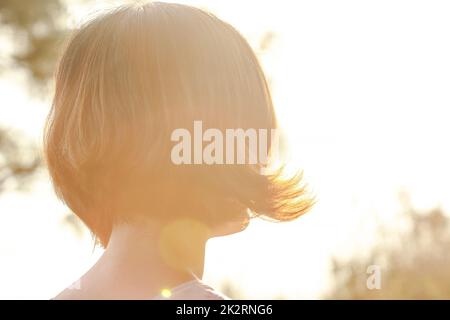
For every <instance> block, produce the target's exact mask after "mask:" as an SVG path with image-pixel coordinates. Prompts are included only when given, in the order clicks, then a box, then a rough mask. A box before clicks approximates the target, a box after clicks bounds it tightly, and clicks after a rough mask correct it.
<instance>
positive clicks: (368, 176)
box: [0, 0, 450, 299]
mask: <svg viewBox="0 0 450 320" xmlns="http://www.w3.org/2000/svg"><path fill="white" fill-rule="evenodd" d="M115 2H116V3H123V1H115ZM179 2H183V3H191V4H194V5H197V6H201V7H203V8H208V9H209V10H210V11H212V12H213V13H215V14H217V15H218V16H219V17H221V18H223V19H224V20H226V21H228V22H230V23H231V24H232V25H234V26H235V27H236V28H237V29H238V30H240V31H241V32H242V33H243V34H244V35H245V36H246V37H247V38H248V39H249V40H250V42H251V43H252V44H256V43H257V42H258V40H259V39H260V38H261V36H262V35H263V34H264V32H266V31H272V32H274V33H275V35H276V38H275V41H274V43H273V46H272V47H271V49H270V51H269V52H266V53H264V54H263V55H262V56H261V59H262V62H263V66H264V67H265V70H266V72H267V75H268V76H269V78H270V79H271V83H272V89H273V97H274V102H275V105H276V108H277V111H278V113H279V117H280V120H281V123H282V125H283V126H284V128H285V130H286V132H287V136H288V138H289V139H290V143H291V158H292V160H291V165H292V166H293V167H300V168H303V169H304V170H305V175H306V178H307V180H308V181H309V182H310V184H311V186H312V187H313V190H314V191H315V193H316V194H317V196H318V200H319V202H318V204H317V206H316V207H315V208H314V210H313V211H312V212H310V213H309V214H308V215H306V216H304V217H302V218H301V219H299V220H298V221H296V222H293V223H289V224H269V223H267V222H255V223H253V224H252V225H251V226H250V227H249V228H248V229H247V230H246V231H244V232H242V233H240V234H237V235H234V236H230V237H226V238H221V239H215V240H213V241H211V242H210V243H209V245H208V252H207V265H206V274H205V278H206V280H207V281H209V282H210V283H211V284H213V285H217V286H219V287H220V285H221V284H222V283H223V282H224V281H230V282H232V284H233V285H234V286H236V287H237V288H238V289H240V290H242V292H243V293H244V294H245V296H247V297H250V298H272V297H279V296H284V297H290V298H318V297H320V294H321V293H323V291H324V290H325V289H326V288H327V287H328V286H329V284H330V278H329V271H330V270H329V268H330V264H329V262H330V257H331V256H333V255H339V256H342V255H347V254H349V253H350V252H353V251H358V252H364V250H368V249H369V244H370V241H371V240H372V235H373V228H374V223H375V222H376V221H378V220H382V221H385V222H387V223H395V213H396V210H397V209H398V204H397V202H396V194H397V192H398V190H400V189H401V188H405V189H407V190H409V191H410V192H411V195H412V198H413V200H414V202H415V203H416V205H418V206H421V207H430V206H434V205H436V204H438V203H441V204H442V205H444V207H446V208H447V209H450V207H449V205H450V203H449V202H448V190H449V189H450V188H449V186H448V185H447V184H448V183H447V181H450V170H449V169H448V163H449V162H450V152H449V148H448V137H449V135H450V126H449V125H448V119H449V117H448V109H449V107H450V95H449V87H450V59H449V58H448V57H450V42H449V41H448V39H449V38H450V19H448V17H449V16H450V3H449V2H448V1H425V0H423V1H414V0H405V1H399V0H388V1H385V0H378V1H362V0H355V1H332V0H330V1H319V0H317V1H277V2H274V1H229V0H228V1H227V0H222V1H219V0H213V1H179ZM73 3H74V4H73V5H72V6H71V7H70V9H71V14H72V17H73V18H72V19H71V20H70V21H69V22H68V23H69V24H76V23H78V22H79V21H82V20H83V19H85V17H86V16H87V12H92V11H93V10H102V9H103V8H106V7H109V6H110V5H111V1H96V2H95V5H89V4H87V5H83V6H80V5H78V4H77V1H74V2H73ZM20 83H21V82H20V79H17V81H16V80H15V79H11V78H2V79H1V80H0V95H1V97H2V107H1V108H0V124H7V125H9V126H13V127H18V128H22V129H24V130H25V131H26V132H27V133H28V135H30V136H31V137H34V138H36V139H38V138H39V135H40V132H41V131H42V126H43V123H44V117H45V115H46V112H47V110H48V104H46V103H42V102H40V103H38V102H33V103H32V106H31V107H30V101H29V99H28V98H27V96H26V95H24V94H23V92H22V90H21V84H20ZM66 211H67V209H65V208H64V207H63V206H62V205H61V204H59V203H58V202H57V200H56V199H55V198H54V196H53V195H52V193H51V189H50V186H49V185H48V183H47V182H46V181H45V179H42V181H41V182H39V183H37V184H36V186H35V188H34V189H33V190H32V192H30V193H25V194H8V195H4V196H2V198H1V199H0V261H1V265H0V298H16V297H24V298H43V299H46V298H49V297H51V296H52V295H54V294H55V293H57V292H58V290H60V289H62V288H64V287H65V286H67V285H68V284H69V283H70V282H71V281H73V280H76V278H77V277H78V276H80V275H81V273H82V272H84V271H85V270H86V268H87V267H88V266H89V265H90V264H91V263H92V262H93V261H95V258H96V257H97V256H98V254H99V252H97V253H95V254H93V253H92V242H91V241H90V239H89V236H84V237H82V238H80V237H77V235H76V234H75V233H74V232H73V231H71V230H70V229H69V228H68V227H67V226H66V225H64V224H63V223H62V220H61V219H62V218H63V216H64V213H65V212H66Z"/></svg>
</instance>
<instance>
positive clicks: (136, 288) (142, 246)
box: [55, 220, 210, 299]
mask: <svg viewBox="0 0 450 320" xmlns="http://www.w3.org/2000/svg"><path fill="white" fill-rule="evenodd" d="M209 237H210V233H209V230H208V228H207V227H205V226H204V225H202V224H200V223H197V222H195V221H191V220H178V221H173V222H171V223H159V222H148V221H147V222H142V223H129V224H125V223H123V224H120V225H117V226H115V227H114V228H113V230H112V234H111V237H110V239H109V243H108V245H107V247H106V250H105V252H104V254H103V255H102V257H101V258H100V259H99V260H98V262H97V263H96V264H95V265H94V266H93V267H92V268H91V269H90V270H89V271H88V272H87V273H86V274H85V275H83V276H82V277H81V278H80V279H79V280H78V281H79V282H78V283H79V286H77V288H76V289H70V288H68V289H65V290H64V291H62V292H61V293H60V294H59V295H57V296H56V297H55V299H151V298H153V297H155V296H157V295H158V294H160V293H161V291H162V290H164V289H171V288H173V287H175V286H177V285H179V284H181V283H184V282H187V281H190V280H193V279H195V277H199V278H201V277H202V274H203V265H204V255H205V245H206V242H207V240H208V238H209ZM194 275H195V276H194Z"/></svg>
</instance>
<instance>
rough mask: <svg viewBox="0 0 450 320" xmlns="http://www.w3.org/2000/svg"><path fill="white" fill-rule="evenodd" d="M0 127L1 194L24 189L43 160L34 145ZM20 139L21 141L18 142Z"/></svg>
mask: <svg viewBox="0 0 450 320" xmlns="http://www.w3.org/2000/svg"><path fill="white" fill-rule="evenodd" d="M12 135H13V134H12V132H11V131H8V130H5V129H1V128H0V194H1V193H2V192H4V191H7V190H9V189H17V188H19V189H22V188H25V187H26V185H27V184H26V182H27V181H28V179H29V178H30V176H31V175H32V174H33V173H35V172H36V170H37V169H38V168H39V166H40V163H41V160H40V157H39V156H38V153H37V152H36V149H35V147H34V146H32V145H30V144H28V145H24V144H25V141H24V140H23V139H22V140H18V139H17V134H15V138H13V136H12ZM18 141H20V142H18Z"/></svg>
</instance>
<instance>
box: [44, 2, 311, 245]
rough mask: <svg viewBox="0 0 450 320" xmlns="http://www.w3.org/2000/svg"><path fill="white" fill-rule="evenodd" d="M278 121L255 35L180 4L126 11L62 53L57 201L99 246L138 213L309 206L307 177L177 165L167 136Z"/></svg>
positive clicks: (212, 218)
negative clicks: (250, 37)
mask: <svg viewBox="0 0 450 320" xmlns="http://www.w3.org/2000/svg"><path fill="white" fill-rule="evenodd" d="M194 120H202V121H203V125H204V126H205V127H210V128H219V129H225V128H266V129H274V128H276V127H277V121H276V118H275V113H274V109H273V106H272V101H271V97H270V92H269V89H268V86H267V83H266V79H265V77H264V74H263V71H262V69H261V67H260V65H259V63H258V60H257V58H256V56H255V54H254V52H253V51H252V49H251V48H250V46H249V44H248V43H247V41H246V40H245V39H244V38H243V37H242V36H241V35H240V34H239V33H238V32H237V31H236V30H235V29H234V28H233V27H232V26H230V25H229V24H227V23H225V22H223V21H222V20H220V19H218V18H217V17H215V16H214V15H212V14H210V13H207V12H205V11H202V10H200V9H197V8H193V7H190V6H186V5H180V4H169V3H158V2H152V3H150V4H146V5H139V6H135V5H134V6H124V7H120V8H118V9H117V10H114V11H112V12H110V13H107V14H105V15H103V16H101V17H98V18H96V19H94V20H92V21H90V22H88V23H87V24H86V25H84V26H82V27H81V28H79V29H78V30H76V31H75V32H74V34H73V36H72V38H71V39H70V41H69V43H68V46H67V48H66V50H65V52H64V54H63V56H62V58H61V61H60V63H59V67H58V70H57V74H56V89H55V96H54V101H53V105H52V109H51V112H50V114H49V117H48V122H47V126H46V134H45V154H46V160H47V164H48V168H49V171H50V174H51V177H52V180H53V183H54V186H55V190H56V192H57V194H58V195H59V197H60V198H61V199H63V201H65V202H66V203H67V205H68V206H69V207H70V208H71V209H72V210H73V211H74V212H75V214H77V215H78V216H79V217H80V218H81V219H82V220H83V221H84V222H85V224H86V225H87V226H88V227H89V228H90V229H91V231H92V232H93V233H94V234H95V235H96V236H97V237H98V238H99V239H100V241H101V243H102V244H103V245H106V244H107V243H108V240H109V236H110V233H111V230H112V228H113V226H114V224H116V223H120V222H124V221H130V220H133V219H135V218H139V217H140V218H142V217H144V218H147V217H148V218H151V219H163V220H170V219H176V218H180V217H188V218H191V219H196V220H199V221H201V222H202V223H205V224H207V225H220V224H222V223H227V222H229V221H235V220H238V221H241V222H242V223H243V224H245V223H246V222H247V220H248V218H249V217H250V215H258V216H263V217H267V218H269V219H273V220H277V221H285V220H291V219H294V218H296V217H298V216H300V215H301V214H303V213H305V212H306V211H307V210H308V209H309V208H310V207H311V203H312V202H311V199H310V198H309V197H308V196H307V195H306V192H305V188H304V186H302V185H301V183H300V182H301V175H296V176H294V177H292V178H291V179H287V180H286V179H282V178H281V175H282V170H281V169H280V170H277V171H275V173H272V174H263V173H261V170H260V169H261V166H260V165H209V166H208V165H192V166H176V165H174V164H172V163H171V161H170V147H171V144H170V143H171V140H170V133H171V132H172V131H173V130H174V129H175V128H180V127H189V126H190V125H191V124H192V123H193V121H194Z"/></svg>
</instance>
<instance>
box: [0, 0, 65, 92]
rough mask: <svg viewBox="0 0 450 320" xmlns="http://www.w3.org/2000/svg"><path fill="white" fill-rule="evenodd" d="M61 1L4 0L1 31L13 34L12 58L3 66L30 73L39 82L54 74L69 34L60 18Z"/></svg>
mask: <svg viewBox="0 0 450 320" xmlns="http://www.w3.org/2000/svg"><path fill="white" fill-rule="evenodd" d="M64 8H65V7H64V4H63V3H62V2H61V1H60V0H40V1H17V0H0V30H2V29H3V31H4V32H8V31H10V33H11V34H12V37H13V41H10V42H11V49H12V50H10V52H9V53H10V55H11V56H10V57H9V59H6V62H7V65H2V66H1V67H2V69H3V70H4V69H11V68H13V69H14V70H16V69H17V67H20V68H22V69H23V70H25V71H27V72H29V74H30V76H31V79H32V80H35V81H36V83H35V84H38V85H40V84H43V83H45V82H46V81H47V80H48V79H49V78H50V76H51V75H52V73H53V69H54V65H55V62H56V60H57V55H58V49H59V47H60V44H61V42H62V39H63V38H64V35H65V34H66V29H65V28H64V27H63V26H62V23H60V21H61V20H62V19H61V18H62V16H63V15H64V12H65V10H64Z"/></svg>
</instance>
